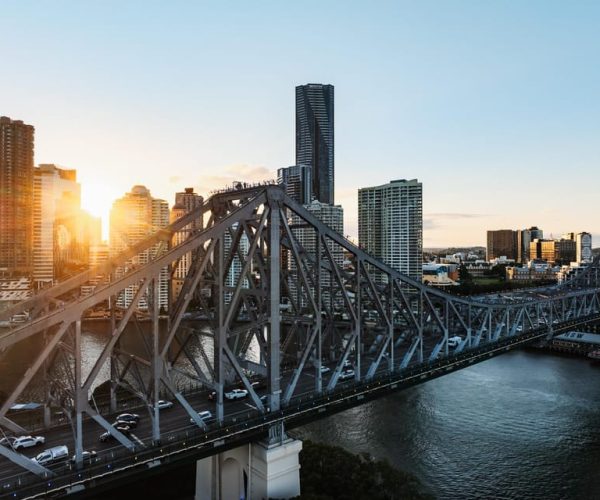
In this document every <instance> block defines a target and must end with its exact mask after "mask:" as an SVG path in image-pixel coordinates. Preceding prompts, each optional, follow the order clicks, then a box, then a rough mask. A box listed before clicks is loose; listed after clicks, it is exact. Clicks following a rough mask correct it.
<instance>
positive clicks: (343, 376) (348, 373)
mask: <svg viewBox="0 0 600 500" xmlns="http://www.w3.org/2000/svg"><path fill="white" fill-rule="evenodd" d="M351 378H354V370H353V369H352V368H346V369H345V370H344V371H343V372H342V373H340V380H350V379H351Z"/></svg>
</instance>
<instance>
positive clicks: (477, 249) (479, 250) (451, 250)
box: [423, 246, 485, 255]
mask: <svg viewBox="0 0 600 500" xmlns="http://www.w3.org/2000/svg"><path fill="white" fill-rule="evenodd" d="M423 252H425V253H432V254H435V255H452V254H455V253H473V254H484V255H485V247H481V246H474V247H447V248H444V247H437V248H432V247H430V248H423Z"/></svg>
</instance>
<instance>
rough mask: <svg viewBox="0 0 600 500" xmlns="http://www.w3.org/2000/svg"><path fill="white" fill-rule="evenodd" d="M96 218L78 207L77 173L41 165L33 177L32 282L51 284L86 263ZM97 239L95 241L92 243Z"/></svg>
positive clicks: (95, 237) (79, 203)
mask: <svg viewBox="0 0 600 500" xmlns="http://www.w3.org/2000/svg"><path fill="white" fill-rule="evenodd" d="M95 220H97V219H96V218H93V217H91V216H90V215H88V214H87V213H85V212H83V211H82V210H81V186H80V185H79V183H78V182H77V172H76V171H75V170H73V169H63V168H59V167H57V166H56V165H53V164H42V165H39V166H38V167H37V168H35V169H34V176H33V282H34V287H35V288H36V289H40V288H43V287H45V286H52V285H54V284H56V283H57V282H58V281H60V280H62V279H64V278H65V277H67V276H69V275H72V274H75V273H76V272H78V271H81V270H82V269H85V268H87V266H88V258H89V257H88V252H89V245H90V240H92V239H94V240H95V239H97V238H98V235H96V234H94V233H95V232H96V231H94V229H97V227H98V226H97V224H95V223H94V221H95ZM96 242H97V241H95V243H96Z"/></svg>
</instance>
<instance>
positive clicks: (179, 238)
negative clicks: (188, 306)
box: [171, 188, 204, 300]
mask: <svg viewBox="0 0 600 500" xmlns="http://www.w3.org/2000/svg"><path fill="white" fill-rule="evenodd" d="M202 203H204V199H203V198H202V196H200V195H199V194H197V193H194V188H185V190H184V191H183V192H180V193H176V194H175V205H173V208H172V209H171V222H174V221H176V220H177V219H179V218H181V217H183V216H184V215H186V214H188V213H190V212H191V211H192V210H194V209H196V208H198V207H200V206H202ZM202 227H203V220H202V217H199V218H198V219H196V220H194V221H193V222H191V223H190V224H188V225H187V226H185V227H183V228H181V229H180V230H179V231H177V232H176V233H175V234H174V235H173V244H174V245H179V244H180V243H183V242H184V241H185V240H187V239H188V237H189V236H190V235H192V234H194V233H196V232H197V231H201V230H202ZM191 263H192V252H188V253H186V254H185V255H183V256H182V257H181V259H180V260H179V262H178V263H177V267H176V269H175V272H174V273H173V282H172V290H173V296H172V297H173V300H174V299H176V298H177V296H178V295H179V292H180V291H181V287H182V286H183V282H184V281H185V277H186V276H187V273H188V271H189V269H190V265H191Z"/></svg>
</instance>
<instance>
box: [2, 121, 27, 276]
mask: <svg viewBox="0 0 600 500" xmlns="http://www.w3.org/2000/svg"><path fill="white" fill-rule="evenodd" d="M33 136H34V128H33V126H31V125H26V124H24V123H23V122H22V121H20V120H11V119H10V118H8V117H6V116H1V117H0V235H1V237H0V268H5V269H6V272H7V273H8V275H9V276H30V275H31V271H32V246H33Z"/></svg>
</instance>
